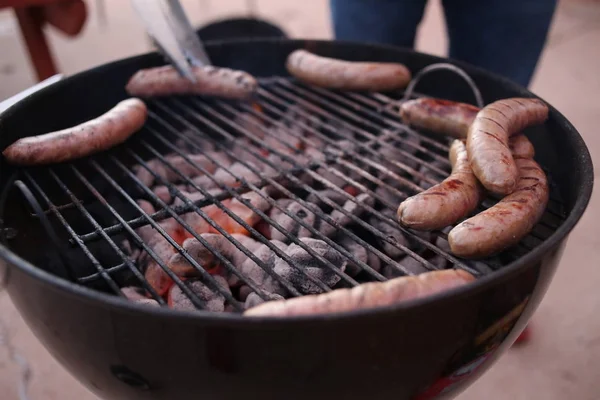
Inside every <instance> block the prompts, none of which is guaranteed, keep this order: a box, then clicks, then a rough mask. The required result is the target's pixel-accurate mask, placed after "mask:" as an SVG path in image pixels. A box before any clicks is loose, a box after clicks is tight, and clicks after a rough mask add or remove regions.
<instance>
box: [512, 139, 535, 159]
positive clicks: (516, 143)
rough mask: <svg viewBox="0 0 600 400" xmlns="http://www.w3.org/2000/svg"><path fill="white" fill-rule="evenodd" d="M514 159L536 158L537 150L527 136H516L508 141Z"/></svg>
mask: <svg viewBox="0 0 600 400" xmlns="http://www.w3.org/2000/svg"><path fill="white" fill-rule="evenodd" d="M508 148H509V149H510V152H511V154H512V155H513V158H515V159H516V158H533V157H534V156H535V148H534V147H533V144H531V142H530V141H529V139H527V136H525V135H516V136H513V137H511V138H510V140H509V141H508Z"/></svg>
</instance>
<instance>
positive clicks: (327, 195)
mask: <svg viewBox="0 0 600 400" xmlns="http://www.w3.org/2000/svg"><path fill="white" fill-rule="evenodd" d="M317 193H318V194H319V196H317V195H316V194H314V193H310V194H309V195H308V197H306V201H308V202H310V203H313V204H316V205H317V206H319V207H320V208H321V209H323V210H325V211H329V210H327V207H330V206H328V205H327V204H325V202H324V201H323V200H322V199H329V200H331V201H333V202H334V203H336V204H339V205H340V206H341V205H343V204H344V203H345V202H346V200H347V199H346V196H344V194H342V193H340V192H338V191H336V190H333V189H325V190H318V191H317Z"/></svg>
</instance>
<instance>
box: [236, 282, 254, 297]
mask: <svg viewBox="0 0 600 400" xmlns="http://www.w3.org/2000/svg"><path fill="white" fill-rule="evenodd" d="M238 293H239V296H238V297H239V299H240V301H246V299H247V298H248V296H249V295H250V293H254V291H253V290H252V288H250V286H248V285H242V286H240V289H239V291H238Z"/></svg>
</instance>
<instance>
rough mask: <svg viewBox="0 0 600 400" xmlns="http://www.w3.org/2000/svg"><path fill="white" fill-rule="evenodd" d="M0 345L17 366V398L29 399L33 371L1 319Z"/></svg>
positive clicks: (1, 235)
mask: <svg viewBox="0 0 600 400" xmlns="http://www.w3.org/2000/svg"><path fill="white" fill-rule="evenodd" d="M16 177H17V174H16V173H15V174H13V175H12V176H11V177H10V178H9V180H8V185H9V187H10V186H11V185H13V184H14V182H15V180H16ZM7 194H8V190H6V191H4V192H3V193H2V196H1V197H0V209H2V210H4V203H5V202H6V198H7V197H8V195H7ZM2 217H4V215H2ZM2 221H3V220H2ZM6 229H7V228H5V227H4V223H3V222H2V223H1V224H0V240H2V242H3V243H4V244H6V241H7V239H8V238H9V235H8V234H7V231H6ZM4 267H6V270H5V271H4V273H2V270H0V293H2V292H3V291H4V289H5V285H6V279H7V276H8V266H4ZM0 347H3V348H4V349H5V350H6V352H7V353H8V358H9V360H11V361H12V362H13V363H14V364H16V365H17V366H18V367H19V380H18V383H17V387H18V389H17V391H18V396H19V400H30V398H29V395H28V388H29V382H30V381H31V377H32V375H33V371H32V369H31V367H30V366H29V362H28V361H27V359H26V358H25V357H24V356H23V355H21V353H19V352H18V351H17V350H16V349H15V347H14V345H13V344H12V342H11V341H10V337H9V335H8V328H7V326H6V322H4V320H2V319H0Z"/></svg>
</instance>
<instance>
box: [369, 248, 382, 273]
mask: <svg viewBox="0 0 600 400" xmlns="http://www.w3.org/2000/svg"><path fill="white" fill-rule="evenodd" d="M367 264H368V265H369V267H371V268H373V269H374V270H375V271H377V272H379V271H380V270H381V259H380V258H379V257H378V256H377V255H376V254H375V253H372V252H370V251H367Z"/></svg>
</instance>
